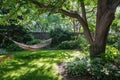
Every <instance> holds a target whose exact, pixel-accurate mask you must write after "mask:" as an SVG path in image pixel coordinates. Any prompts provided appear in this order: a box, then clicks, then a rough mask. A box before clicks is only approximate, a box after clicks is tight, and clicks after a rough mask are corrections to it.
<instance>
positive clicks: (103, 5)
mask: <svg viewBox="0 0 120 80" xmlns="http://www.w3.org/2000/svg"><path fill="white" fill-rule="evenodd" d="M5 1H8V2H12V1H14V2H16V3H18V1H19V3H21V5H22V4H24V5H26V4H31V5H29V6H28V7H30V8H31V6H33V5H34V7H35V8H37V12H40V13H41V12H46V11H48V12H51V14H53V13H60V14H62V15H64V16H69V17H71V18H75V19H76V20H78V21H79V23H80V24H81V25H82V27H83V29H84V35H85V37H86V39H87V41H88V42H89V44H90V53H91V55H94V56H97V55H99V54H101V53H104V52H105V48H106V40H107V36H108V32H109V28H110V25H111V24H112V22H113V20H114V18H115V17H114V16H115V12H116V9H117V7H118V6H119V4H120V0H12V1H11V0H5ZM5 1H3V2H4V3H5ZM8 2H6V3H8ZM14 4H15V3H14ZM21 5H20V6H21ZM35 8H34V9H35ZM88 8H93V9H91V11H89V12H92V11H93V10H94V9H95V8H96V12H95V15H94V16H96V20H95V23H96V24H95V26H94V28H95V32H94V36H92V35H91V32H90V29H89V28H90V26H89V20H88V16H87V14H88V12H87V11H88Z"/></svg>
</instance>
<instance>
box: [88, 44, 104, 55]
mask: <svg viewBox="0 0 120 80" xmlns="http://www.w3.org/2000/svg"><path fill="white" fill-rule="evenodd" d="M105 46H106V45H105V44H104V45H99V44H95V43H94V44H91V45H90V47H89V49H90V55H91V56H99V55H100V54H101V53H104V52H105V48H106V47H105Z"/></svg>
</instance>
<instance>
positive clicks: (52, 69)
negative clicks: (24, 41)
mask: <svg viewBox="0 0 120 80" xmlns="http://www.w3.org/2000/svg"><path fill="white" fill-rule="evenodd" d="M8 54H9V55H8ZM8 54H7V55H0V58H3V57H4V58H3V59H2V61H1V62H0V80H63V79H62V76H61V75H60V74H59V71H58V66H57V65H58V64H59V63H61V62H63V61H66V60H67V59H69V58H73V57H74V56H77V55H82V54H80V52H79V51H73V50H40V51H36V52H29V51H22V52H13V53H8ZM10 55H12V56H14V57H13V59H10V58H11V57H10V58H9V57H8V56H10Z"/></svg>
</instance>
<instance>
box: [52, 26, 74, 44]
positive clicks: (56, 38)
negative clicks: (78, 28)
mask: <svg viewBox="0 0 120 80" xmlns="http://www.w3.org/2000/svg"><path fill="white" fill-rule="evenodd" d="M50 36H51V37H52V38H53V40H52V45H58V44H60V43H61V42H63V41H66V40H71V37H72V34H71V32H70V31H68V30H67V29H62V28H61V27H57V28H55V29H52V30H51V31H50Z"/></svg>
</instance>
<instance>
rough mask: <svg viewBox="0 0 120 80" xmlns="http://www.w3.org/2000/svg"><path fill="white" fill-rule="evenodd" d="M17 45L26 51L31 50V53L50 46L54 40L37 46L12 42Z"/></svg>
mask: <svg viewBox="0 0 120 80" xmlns="http://www.w3.org/2000/svg"><path fill="white" fill-rule="evenodd" d="M12 41H13V42H14V43H15V44H16V45H18V46H19V47H20V48H22V49H24V50H29V51H36V50H40V49H41V48H43V47H46V46H47V45H49V44H50V43H51V42H52V38H50V39H48V40H45V41H43V42H42V43H39V44H35V45H26V44H23V43H19V42H17V41H14V40H12Z"/></svg>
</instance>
